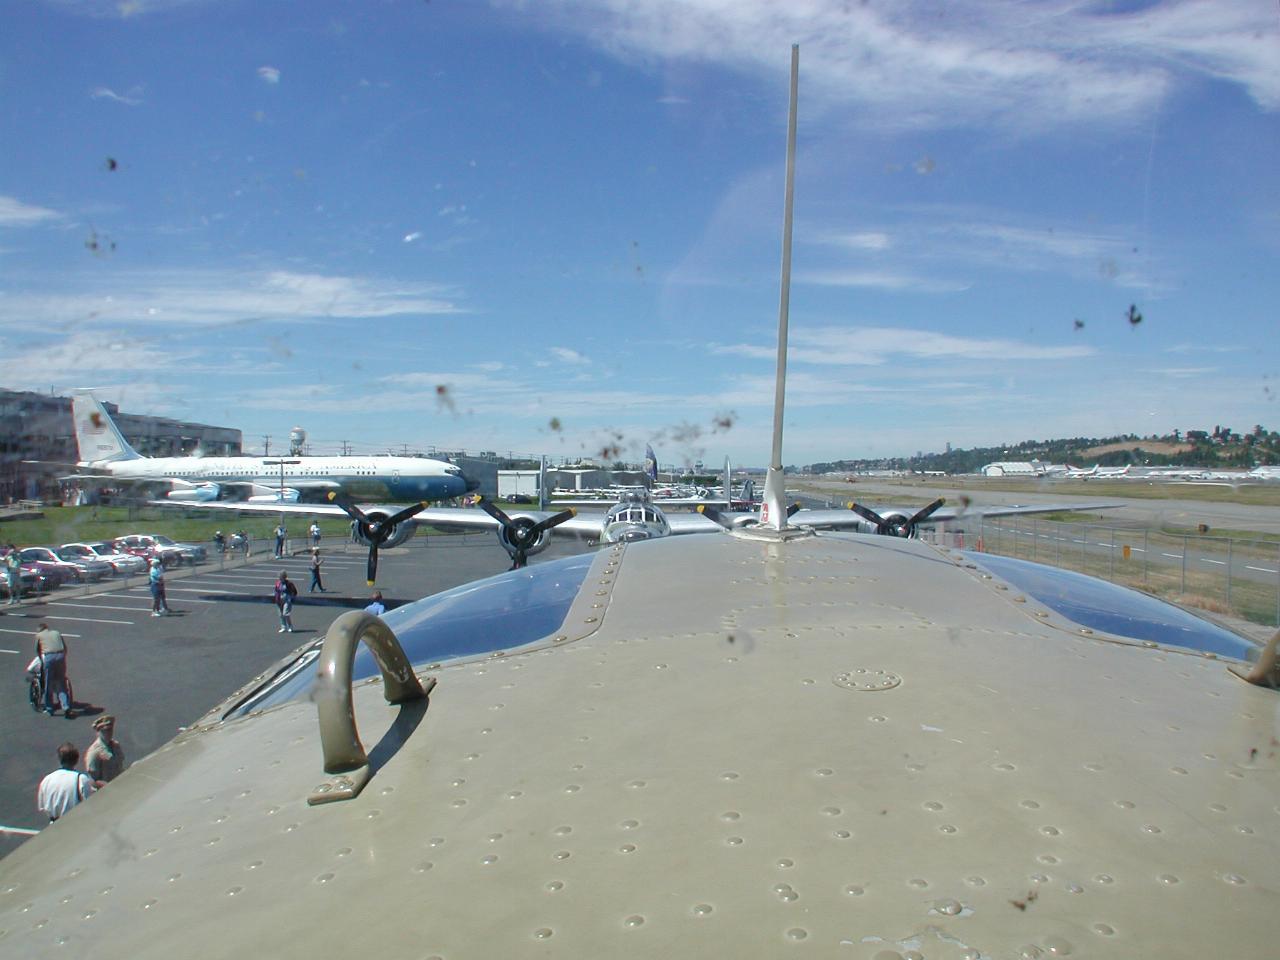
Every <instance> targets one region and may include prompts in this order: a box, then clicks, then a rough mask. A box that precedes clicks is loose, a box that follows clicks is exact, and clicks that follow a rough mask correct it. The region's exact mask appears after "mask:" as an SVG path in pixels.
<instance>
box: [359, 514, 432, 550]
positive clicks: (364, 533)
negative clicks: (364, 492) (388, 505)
mask: <svg viewBox="0 0 1280 960" xmlns="http://www.w3.org/2000/svg"><path fill="white" fill-rule="evenodd" d="M365 516H367V517H368V518H369V519H370V520H373V521H376V522H378V523H381V522H382V521H383V520H386V519H387V517H389V516H390V514H389V513H387V512H385V511H383V510H371V511H369V512H368V513H367V514H365ZM417 531H418V525H417V524H416V523H415V522H413V521H412V520H405V521H402V522H400V523H397V524H396V525H395V526H394V527H392V528H391V534H390V535H389V536H388V537H387V538H386V539H385V540H382V541H379V546H383V547H398V546H400V544H402V543H404V542H405V541H406V540H408V539H409V538H410V537H412V536H413V535H414V534H415V533H417ZM356 542H357V543H359V544H361V545H362V546H366V547H367V546H369V545H370V543H371V541H370V539H369V528H368V526H367V525H366V524H364V523H361V522H360V521H358V520H357V521H356Z"/></svg>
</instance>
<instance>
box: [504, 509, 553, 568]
mask: <svg viewBox="0 0 1280 960" xmlns="http://www.w3.org/2000/svg"><path fill="white" fill-rule="evenodd" d="M536 525H537V521H536V520H533V519H530V518H529V517H515V518H514V519H513V520H512V521H511V526H510V527H509V528H508V527H499V528H498V542H499V543H500V544H502V549H503V550H505V551H507V555H508V556H509V557H511V558H512V559H513V560H514V559H515V556H516V546H515V544H514V543H513V542H512V540H511V534H512V533H513V532H515V531H517V530H518V531H519V532H518V533H516V536H519V535H520V534H523V533H525V531H527V530H528V529H530V528H531V527H534V526H536ZM550 542H551V529H550V528H549V527H548V528H547V529H545V530H543V531H542V532H541V533H539V534H538V537H537V539H536V540H534V541H533V543H530V544H528V545H526V546H525V548H524V554H525V556H526V557H532V556H533V555H534V554H535V553H541V552H542V551H543V550H545V549H547V544H549V543H550Z"/></svg>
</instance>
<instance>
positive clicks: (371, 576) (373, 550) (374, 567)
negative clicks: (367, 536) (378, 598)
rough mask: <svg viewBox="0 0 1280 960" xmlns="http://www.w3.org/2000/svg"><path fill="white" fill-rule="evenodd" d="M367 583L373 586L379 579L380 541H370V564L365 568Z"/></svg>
mask: <svg viewBox="0 0 1280 960" xmlns="http://www.w3.org/2000/svg"><path fill="white" fill-rule="evenodd" d="M364 578H365V583H367V584H368V585H369V586H371V587H372V586H373V583H374V581H375V580H377V579H378V541H377V540H370V541H369V563H368V566H366V567H365V575H364Z"/></svg>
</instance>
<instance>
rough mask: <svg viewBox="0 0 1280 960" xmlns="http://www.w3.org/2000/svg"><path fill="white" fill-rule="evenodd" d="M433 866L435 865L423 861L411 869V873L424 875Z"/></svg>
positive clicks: (428, 861)
mask: <svg viewBox="0 0 1280 960" xmlns="http://www.w3.org/2000/svg"><path fill="white" fill-rule="evenodd" d="M434 866H435V864H434V863H432V862H431V861H430V860H423V861H422V862H421V863H419V864H418V865H417V866H415V867H414V868H413V872H414V873H426V872H427V871H428V870H430V869H431V868H432V867H434Z"/></svg>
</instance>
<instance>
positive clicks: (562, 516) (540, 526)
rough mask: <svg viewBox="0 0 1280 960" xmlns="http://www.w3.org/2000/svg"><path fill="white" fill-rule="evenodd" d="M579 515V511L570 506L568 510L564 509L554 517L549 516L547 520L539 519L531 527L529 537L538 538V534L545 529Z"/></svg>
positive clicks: (531, 538)
mask: <svg viewBox="0 0 1280 960" xmlns="http://www.w3.org/2000/svg"><path fill="white" fill-rule="evenodd" d="M577 515H578V511H577V510H574V509H572V508H570V509H568V510H562V511H561V512H560V513H557V514H556V515H555V516H553V517H547V519H545V520H539V521H538V522H537V523H536V524H534V525H533V527H531V528H530V530H529V539H530V540H536V539H537V535H538V534H540V533H542V531H543V530H550V529H551V528H552V527H555V526H559V525H560V524H562V523H564V522H565V521H566V520H572V519H573V518H574V517H576V516H577Z"/></svg>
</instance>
